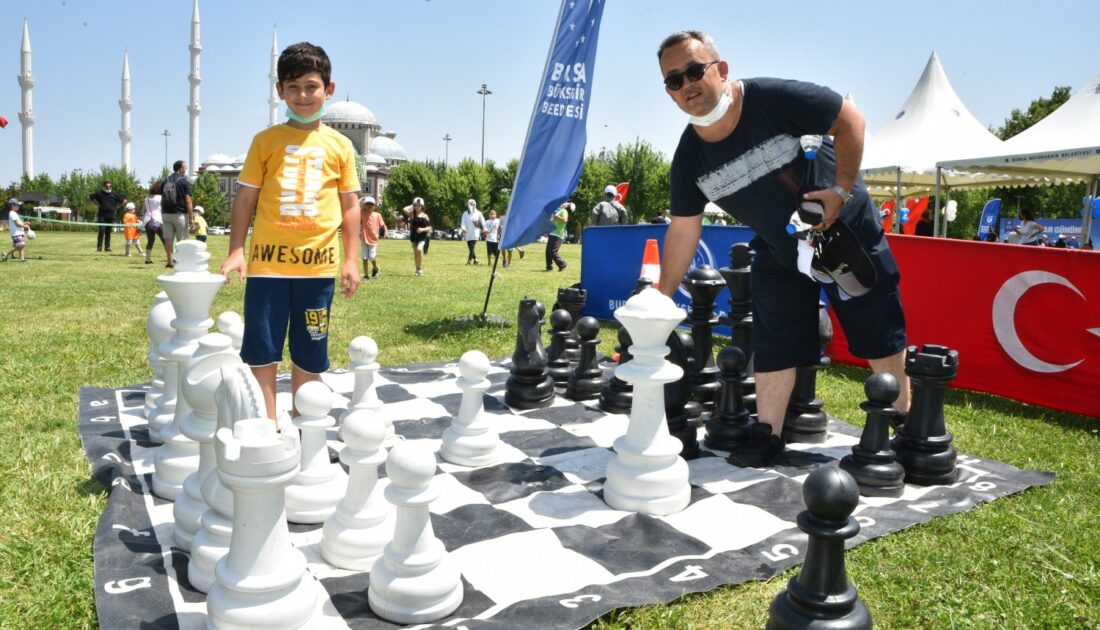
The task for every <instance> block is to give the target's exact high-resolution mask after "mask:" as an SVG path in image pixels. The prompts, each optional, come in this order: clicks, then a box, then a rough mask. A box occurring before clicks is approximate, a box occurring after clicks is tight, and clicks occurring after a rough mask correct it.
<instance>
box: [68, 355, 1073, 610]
mask: <svg viewBox="0 0 1100 630" xmlns="http://www.w3.org/2000/svg"><path fill="white" fill-rule="evenodd" d="M508 367H509V361H508V360H504V361H497V362H494V363H493V367H492V369H491V371H490V373H489V377H488V378H489V379H490V381H491V382H492V383H493V385H492V387H491V388H490V389H489V390H488V392H487V393H486V395H485V410H486V413H488V414H490V415H492V416H494V418H495V420H497V423H496V428H497V430H498V431H499V432H500V435H501V438H502V440H503V441H504V443H505V444H504V446H503V448H504V451H505V456H504V459H503V461H502V462H501V463H498V464H496V465H493V466H485V467H480V468H466V467H463V466H457V465H454V464H450V463H447V462H445V461H443V460H442V459H441V458H439V456H438V455H437V474H436V479H435V483H436V484H438V487H439V489H440V490H441V493H440V498H439V499H438V500H437V501H435V502H434V503H433V504H432V505H431V523H432V527H433V528H434V530H435V533H436V535H437V536H438V537H439V538H440V540H442V541H443V544H444V545H445V546H446V548H447V550H448V551H449V552H450V554H451V555H452V557H453V558H454V560H455V562H456V563H457V565H458V567H459V569H460V570H461V572H462V578H463V585H464V588H465V598H464V600H463V602H462V605H461V606H460V607H459V608H458V610H457V611H455V613H454V614H453V615H452V616H451V617H448V618H447V619H444V620H441V621H439V622H438V623H437V624H436V625H438V626H440V627H451V628H469V629H474V628H580V627H583V626H584V625H586V624H588V623H589V622H591V621H592V620H594V619H596V618H597V617H599V616H600V615H602V614H604V613H607V612H608V611H610V610H612V609H615V608H623V607H630V606H639V605H643V604H654V603H664V602H669V601H672V600H674V599H676V598H678V597H680V596H682V595H684V594H686V593H695V592H703V591H709V590H712V589H714V588H717V587H718V586H721V585H724V584H737V583H741V582H744V581H747V580H752V579H765V578H768V577H770V576H772V575H775V574H776V573H778V572H780V571H783V570H784V569H786V568H788V567H790V566H792V565H794V564H797V563H799V562H801V560H802V556H803V554H804V552H805V550H806V536H805V534H803V533H802V532H801V531H800V530H799V529H798V527H797V526H796V524H795V518H796V515H797V514H798V512H800V511H801V510H802V509H804V508H803V504H802V483H803V481H804V480H805V478H806V476H807V475H808V474H809V473H810V472H812V471H813V470H814V469H815V468H817V467H819V466H835V465H837V462H838V460H839V459H840V458H841V457H843V456H844V455H847V454H848V453H850V452H851V447H852V445H854V444H856V443H857V442H858V441H859V429H858V428H856V427H853V426H851V425H848V424H845V423H843V422H840V421H837V420H835V419H831V420H830V422H829V437H828V440H827V441H826V442H824V443H822V444H813V445H810V444H794V445H790V446H789V448H788V451H787V453H786V456H785V460H784V461H783V462H782V463H781V464H780V465H777V466H774V467H769V468H762V469H753V468H738V467H736V466H733V465H732V464H730V463H728V462H727V461H726V459H725V456H726V455H727V453H724V452H721V451H714V450H708V449H707V448H706V447H703V446H702V444H701V445H700V446H701V447H702V456H701V457H699V458H698V459H695V460H692V461H690V462H688V466H689V469H690V483H691V489H692V494H691V503H690V504H689V505H688V507H687V508H686V509H684V510H683V511H682V512H680V513H678V514H672V515H669V516H660V517H654V516H644V515H639V514H633V513H629V512H622V511H618V510H614V509H612V508H610V507H608V506H607V505H606V504H605V503H604V502H603V499H602V487H603V481H604V470H605V468H606V464H607V462H608V460H609V459H611V458H612V457H614V451H613V450H612V443H613V441H614V440H615V439H616V438H617V437H619V436H621V435H623V433H625V431H626V426H627V421H628V419H627V417H626V416H623V415H617V414H607V413H605V412H603V411H600V410H599V409H598V408H597V407H596V404H595V403H596V401H590V403H588V404H580V403H576V402H573V401H570V400H567V399H565V398H562V397H560V396H559V397H557V398H555V400H554V403H553V405H552V406H551V407H549V408H546V409H537V410H531V411H515V410H512V409H510V408H509V407H507V406H506V405H505V404H504V402H503V401H504V382H505V380H506V379H507V377H508ZM457 377H458V364H457V363H445V364H444V363H439V364H422V365H408V366H404V367H395V368H384V369H382V370H381V371H380V372H379V373H378V376H377V377H376V379H375V383H376V385H377V391H378V396H379V398H380V399H381V400H382V401H383V402H384V403H385V404H384V406H383V409H382V413H384V414H385V415H387V416H389V417H390V418H392V419H393V420H394V426H395V428H396V430H397V432H398V434H399V435H400V436H401V437H402V438H403V439H406V440H420V441H424V442H427V443H429V444H431V445H432V446H433V447H434V448H436V449H438V447H439V445H440V443H441V437H442V434H443V431H444V429H446V428H447V426H449V424H450V420H451V417H452V415H453V414H455V413H456V412H457V410H458V404H459V401H460V399H461V393H460V390H459V389H458V387H457V386H456V384H455V381H456V379H457ZM323 378H324V382H325V383H327V384H328V385H329V386H330V387H332V388H333V389H334V390H335V391H336V392H337V393H339V394H341V395H342V396H343V397H344V399H345V400H344V403H343V404H344V406H345V407H346V399H347V398H348V397H350V395H351V391H352V387H353V378H352V375H351V374H350V373H349V372H343V371H334V372H330V373H328V374H325V375H324V377H323ZM280 389H281V391H282V393H280V408H289V402H290V400H289V393H288V390H289V382H287V381H285V380H281V381H280ZM144 396H145V389H144V387H143V386H139V387H129V388H121V389H108V388H99V387H84V388H81V390H80V401H79V409H80V412H79V419H78V426H79V431H80V437H81V440H82V442H83V444H84V450H85V453H86V454H87V457H88V460H89V461H90V463H91V474H92V476H93V477H94V478H95V479H97V480H98V481H100V483H102V484H103V485H104V486H105V487H107V488H108V489H109V491H110V496H109V499H108V501H107V507H106V509H105V510H104V512H103V515H102V517H101V518H100V521H99V524H98V527H97V529H96V534H95V541H94V549H93V555H94V561H95V588H96V608H97V612H98V615H99V622H100V625H101V626H102V627H104V628H138V627H140V628H199V627H203V624H204V623H205V611H206V603H205V595H204V594H203V593H201V592H198V591H196V590H194V589H193V588H191V586H190V585H189V583H188V581H187V560H188V558H187V554H186V553H185V552H184V551H182V550H180V549H178V548H175V547H173V546H172V533H171V529H172V503H171V502H168V501H164V500H162V499H160V498H158V497H156V496H154V495H153V494H152V492H151V490H150V489H151V487H152V476H153V454H154V453H155V446H154V445H153V444H152V443H150V442H149V440H148V430H147V429H148V425H147V424H146V421H145V419H144V418H143V417H142V407H143V404H144ZM341 413H342V411H341V410H338V409H334V410H333V415H336V416H339V415H340V414H341ZM948 424H949V425H950V418H949V419H948ZM329 438H330V442H329V445H330V448H331V449H333V450H334V451H338V450H340V448H342V444H341V443H340V442H339V439H338V436H337V431H336V430H332V431H330V433H329ZM700 438H702V431H700ZM959 470H960V475H959V481H958V482H957V483H954V484H952V485H950V486H933V487H920V486H914V485H907V486H906V488H905V493H904V494H903V495H902V496H901V497H899V498H896V499H895V498H868V497H861V498H860V502H859V506H858V507H857V508H856V511H855V513H854V516H855V518H856V519H857V520H858V521H859V522H860V524H861V526H862V527H861V530H860V533H859V535H858V536H856V537H855V538H853V539H852V540H850V541H849V542H848V544H849V546H852V545H856V544H859V543H861V542H863V541H866V540H870V539H872V538H877V537H879V536H884V535H886V534H889V533H892V532H896V531H899V530H902V529H905V528H907V527H911V526H913V525H916V524H918V523H923V522H926V521H928V520H930V519H932V518H935V517H939V516H945V515H948V514H954V513H957V512H964V511H966V510H969V509H971V508H973V507H974V506H976V505H978V504H980V503H982V502H986V501H992V500H994V499H998V498H1000V497H1004V496H1008V495H1010V494H1013V493H1016V492H1020V491H1021V490H1024V489H1026V488H1028V487H1031V486H1038V485H1045V484H1047V483H1049V482H1050V481H1051V479H1052V478H1053V475H1052V474H1050V473H1038V472H1030V471H1024V470H1020V469H1017V468H1014V467H1012V466H1009V465H1007V464H1003V463H999V462H995V461H990V460H985V459H981V458H978V457H973V456H968V455H962V454H960V455H959ZM382 473H383V474H384V467H383V469H382ZM383 483H385V481H384V480H383ZM290 531H291V537H292V539H293V544H294V545H295V546H297V547H298V548H299V549H301V550H302V551H303V552H304V553H305V555H306V557H307V559H308V561H309V564H308V577H309V578H310V579H315V580H317V581H319V582H320V583H321V585H322V586H323V587H324V588H323V590H324V593H325V594H326V595H327V598H325V601H324V611H323V612H324V617H323V619H322V621H321V626H322V627H326V628H393V627H397V625H396V624H393V623H391V622H388V621H384V620H382V619H380V618H379V617H377V616H375V615H374V614H373V613H372V612H371V610H370V608H369V607H368V605H367V585H368V583H369V575H368V573H366V572H355V571H345V570H341V569H335V568H333V567H331V566H329V565H327V564H326V563H325V562H324V561H323V560H322V559H321V555H320V540H321V526H320V525H309V526H303V525H295V524H291V525H290ZM853 580H854V581H855V582H856V583H857V584H858V581H859V577H858V576H853Z"/></svg>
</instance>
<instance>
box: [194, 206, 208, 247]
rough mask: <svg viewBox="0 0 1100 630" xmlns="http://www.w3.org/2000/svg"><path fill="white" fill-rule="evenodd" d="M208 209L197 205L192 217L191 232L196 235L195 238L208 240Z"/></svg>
mask: <svg viewBox="0 0 1100 630" xmlns="http://www.w3.org/2000/svg"><path fill="white" fill-rule="evenodd" d="M205 214H206V209H204V208H203V207H202V206H195V214H194V216H193V217H192V219H191V233H192V234H194V235H195V240H197V241H202V242H203V243H205V242H206V217H205V216H204V215H205Z"/></svg>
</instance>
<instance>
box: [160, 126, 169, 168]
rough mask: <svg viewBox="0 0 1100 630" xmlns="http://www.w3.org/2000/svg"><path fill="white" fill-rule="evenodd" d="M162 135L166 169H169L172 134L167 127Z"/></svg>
mask: <svg viewBox="0 0 1100 630" xmlns="http://www.w3.org/2000/svg"><path fill="white" fill-rule="evenodd" d="M160 135H162V136H164V170H166V171H167V170H168V136H170V135H172V134H171V133H169V132H168V130H167V129H165V130H164V133H162V134H160Z"/></svg>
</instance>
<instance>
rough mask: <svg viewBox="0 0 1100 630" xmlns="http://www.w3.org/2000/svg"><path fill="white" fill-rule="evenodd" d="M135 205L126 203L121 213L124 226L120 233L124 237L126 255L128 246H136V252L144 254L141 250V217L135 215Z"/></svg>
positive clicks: (128, 249) (128, 255)
mask: <svg viewBox="0 0 1100 630" xmlns="http://www.w3.org/2000/svg"><path fill="white" fill-rule="evenodd" d="M136 208H137V207H136V206H135V205H134V204H132V203H130V202H127V203H126V211H125V212H123V213H122V225H124V226H126V227H124V228H123V229H122V235H123V236H125V237H126V257H127V258H129V257H130V247H131V246H133V247H136V248H137V253H138V254H144V253H145V252H143V251H141V229H140V226H141V219H139V218H138V215H137V209H136Z"/></svg>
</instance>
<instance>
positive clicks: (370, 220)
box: [359, 195, 386, 280]
mask: <svg viewBox="0 0 1100 630" xmlns="http://www.w3.org/2000/svg"><path fill="white" fill-rule="evenodd" d="M377 207H378V203H377V202H376V201H375V200H374V197H371V196H370V195H367V196H365V197H363V198H362V199H360V200H359V213H360V219H361V222H362V223H363V231H362V233H361V234H360V235H359V238H360V241H359V250H360V254H361V256H362V258H363V279H364V280H366V279H368V278H370V279H372V280H373V279H374V278H377V277H378V239H380V238H382V237H383V236H385V235H386V222H385V221H383V220H382V214H381V213H380V212H375V209H376V208H377ZM368 262H370V264H371V265H372V266H373V267H374V271H373V272H372V273H371V274H369V275H368V274H367V263H368Z"/></svg>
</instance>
